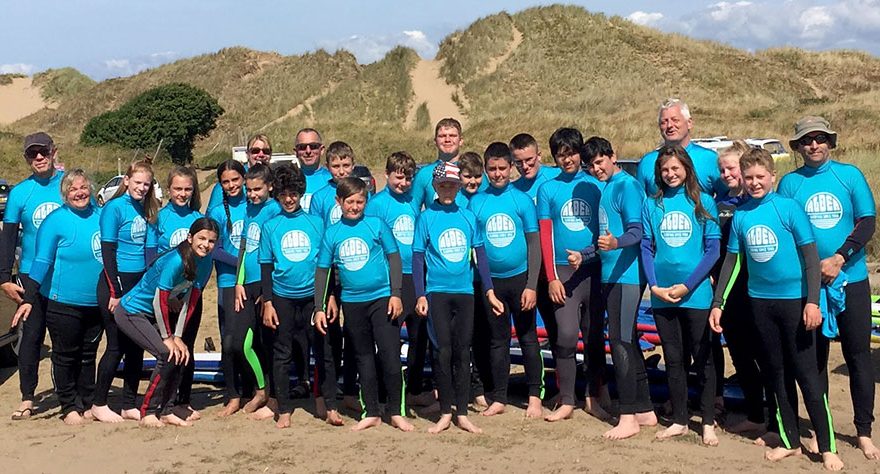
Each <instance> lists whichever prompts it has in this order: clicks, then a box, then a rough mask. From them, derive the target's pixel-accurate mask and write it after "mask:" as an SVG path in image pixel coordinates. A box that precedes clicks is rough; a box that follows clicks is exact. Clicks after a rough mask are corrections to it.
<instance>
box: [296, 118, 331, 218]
mask: <svg viewBox="0 0 880 474" xmlns="http://www.w3.org/2000/svg"><path fill="white" fill-rule="evenodd" d="M293 148H294V150H295V151H296V158H297V159H298V160H299V169H301V170H302V172H303V175H304V176H305V178H306V191H305V193H303V195H302V199H301V200H300V205H301V206H302V208H303V211H305V212H307V213H308V212H309V208H310V206H311V202H312V194H314V193H315V191H317V190H319V189H321V188H323V187H324V186H326V185H327V183H328V182H329V181H330V180H331V179H333V175H331V174H330V171H329V170H327V168H326V167H325V166H322V165H321V155H323V154H324V142H323V140H322V139H321V133H320V132H318V131H317V130H315V129H314V128H303V129H302V130H300V131H298V132H296V139H295V141H294V145H293Z"/></svg>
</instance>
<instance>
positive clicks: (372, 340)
mask: <svg viewBox="0 0 880 474" xmlns="http://www.w3.org/2000/svg"><path fill="white" fill-rule="evenodd" d="M337 185H338V186H337V190H336V196H337V198H336V199H337V201H338V204H339V206H340V207H341V208H342V217H341V218H340V221H339V222H338V223H336V224H334V225H332V226H330V227H329V228H328V229H327V231H326V232H325V233H324V238H323V239H322V240H321V250H320V252H319V253H318V266H317V269H316V271H315V308H316V309H315V327H316V328H317V330H318V331H319V332H321V333H322V334H326V331H327V314H326V307H325V306H324V303H325V295H326V294H327V289H328V288H329V286H330V266H331V265H333V264H335V266H336V268H337V269H338V272H339V281H340V284H341V287H342V293H341V295H340V296H341V298H342V310H343V311H344V312H345V334H346V341H347V342H351V343H352V344H353V345H354V351H355V356H356V358H357V369H358V378H359V379H360V384H361V400H362V402H361V404H362V410H363V412H362V414H361V419H360V421H358V423H357V424H356V425H355V426H354V427H352V431H362V430H366V429H368V428H372V427H374V426H379V425H380V424H381V423H382V418H381V414H380V412H379V383H378V381H379V379H378V377H379V375H378V374H377V370H376V360H377V359H378V361H379V365H380V367H381V377H382V381H383V382H384V385H385V389H386V391H387V394H388V402H387V403H386V404H385V411H386V414H387V415H388V417H389V418H390V423H391V426H393V427H395V428H397V429H399V430H401V431H412V430H413V429H414V427H413V425H412V424H411V423H410V422H409V421H407V419H406V407H405V405H404V397H403V394H404V390H405V389H404V387H403V373H402V370H401V365H400V324H399V321H398V318H399V317H400V315H401V314H402V313H403V305H402V303H401V300H400V288H401V285H402V272H401V262H400V253H399V251H398V249H397V244H396V242H395V240H394V235H393V234H392V232H391V229H389V228H388V226H387V225H385V223H384V222H383V221H382V220H381V219H379V218H378V217H372V216H368V217H365V216H364V207H366V204H367V188H366V184H365V183H364V182H363V181H361V180H360V178H344V179H342V180H340V181H339V182H338V183H337Z"/></svg>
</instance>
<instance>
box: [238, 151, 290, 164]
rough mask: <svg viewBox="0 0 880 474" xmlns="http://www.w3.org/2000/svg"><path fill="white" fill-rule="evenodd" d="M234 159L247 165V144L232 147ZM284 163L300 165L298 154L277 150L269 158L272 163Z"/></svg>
mask: <svg viewBox="0 0 880 474" xmlns="http://www.w3.org/2000/svg"><path fill="white" fill-rule="evenodd" d="M232 159H233V160H235V161H237V162H239V163H241V164H243V165H247V162H248V159H247V147H246V146H234V147H232ZM284 163H296V164H297V166H298V165H299V159H298V158H297V157H296V155H291V154H289V153H281V152H276V153H272V158H271V159H270V160H269V164H270V165H276V164H284Z"/></svg>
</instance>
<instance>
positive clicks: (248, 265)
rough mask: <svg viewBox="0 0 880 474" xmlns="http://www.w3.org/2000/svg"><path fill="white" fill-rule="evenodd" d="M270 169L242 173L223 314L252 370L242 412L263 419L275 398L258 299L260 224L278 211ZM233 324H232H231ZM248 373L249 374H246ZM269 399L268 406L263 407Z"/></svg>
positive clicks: (273, 408)
mask: <svg viewBox="0 0 880 474" xmlns="http://www.w3.org/2000/svg"><path fill="white" fill-rule="evenodd" d="M272 181H273V176H272V169H271V168H269V165H264V164H256V165H254V166H251V169H249V170H248V172H247V173H246V174H245V186H246V189H247V201H248V202H247V205H246V206H245V220H244V225H243V226H242V230H241V236H240V239H241V240H240V241H241V244H239V248H238V267H237V268H238V269H237V273H236V279H235V304H234V305H233V309H234V311H235V312H234V313H233V314H230V315H229V316H228V317H227V321H226V322H227V323H230V324H229V330H230V332H231V338H232V341H233V344H235V345H236V346H239V345H243V347H242V348H241V349H239V348H238V347H236V348H235V349H234V350H235V351H240V353H242V354H244V356H245V358H246V359H247V361H248V365H249V366H250V368H251V370H252V371H253V376H254V379H253V380H255V381H256V383H257V385H256V391H255V393H254V396H253V398H251V399H250V401H248V402H247V403H246V404H245V405H244V411H245V413H252V415H251V418H253V419H257V420H260V419H266V418H271V417H272V416H274V413H275V411H276V410H277V408H278V406H277V400H276V399H274V398H273V399H270V398H269V396H268V394H267V393H266V387H267V385H268V386H269V388H270V390H271V386H272V379H273V378H274V377H273V375H272V372H271V365H272V362H271V360H272V358H271V355H270V352H271V350H270V344H271V341H270V339H271V331H268V330H264V328H265V326H263V325H262V324H260V322H262V320H263V319H262V313H261V311H260V310H261V309H262V306H261V302H260V297H261V295H262V293H261V291H262V288H263V287H262V284H261V283H260V279H261V275H260V262H259V253H258V252H257V250H259V248H260V237H261V234H262V226H263V224H264V223H265V222H266V221H268V220H269V219H271V218H273V217H275V216H277V215H278V214H279V213H280V212H281V206H280V205H279V204H278V201H276V200H274V199H271V196H272ZM233 323H234V324H233ZM249 375H250V374H249ZM267 402H270V403H269V405H268V406H266V407H265V409H264V406H265V405H266V404H267Z"/></svg>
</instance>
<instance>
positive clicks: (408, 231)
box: [364, 151, 436, 406]
mask: <svg viewBox="0 0 880 474" xmlns="http://www.w3.org/2000/svg"><path fill="white" fill-rule="evenodd" d="M415 171H416V162H415V160H414V159H413V157H412V156H410V155H409V154H408V153H406V152H405V151H397V152H394V153H392V154H391V155H389V156H388V159H387V160H386V162H385V176H386V178H387V184H386V185H385V189H383V190H382V191H381V192H380V193H378V194H376V195H375V196H373V197H372V198H370V201H369V202H368V203H367V208H366V210H365V211H364V214H365V215H367V216H374V217H378V218H380V219H382V220H383V221H384V222H385V224H387V225H388V227H389V228H391V232H392V233H393V234H394V239H395V240H396V241H397V248H398V249H399V250H400V260H401V262H402V267H403V286H402V287H401V299H402V301H403V315H401V317H400V319H401V322H404V323H406V332H407V337H408V342H409V347H408V349H407V354H406V363H407V367H406V392H407V393H406V403H407V405H410V406H413V405H419V406H429V405H431V404H433V403H435V402H436V398H435V397H434V393H433V391H432V390H430V387H425V380H424V370H425V362H426V361H427V359H428V331H427V320H426V319H425V318H422V317H419V315H417V314H416V313H415V305H416V295H415V287H414V286H413V277H412V243H413V232H414V230H415V223H416V218H417V217H418V215H419V213H420V212H421V209H420V208H419V205H418V203H416V201H415V197H414V196H413V194H412V181H413V176H414V175H415ZM426 388H427V390H426Z"/></svg>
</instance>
